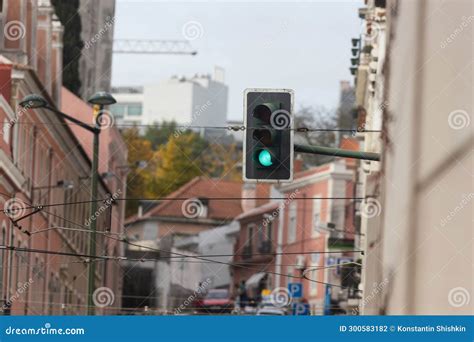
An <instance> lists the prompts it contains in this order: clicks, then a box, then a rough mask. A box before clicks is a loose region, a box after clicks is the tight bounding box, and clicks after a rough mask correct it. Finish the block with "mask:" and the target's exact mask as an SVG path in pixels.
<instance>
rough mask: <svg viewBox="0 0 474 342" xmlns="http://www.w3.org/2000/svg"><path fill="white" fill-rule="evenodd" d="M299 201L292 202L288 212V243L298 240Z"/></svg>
mask: <svg viewBox="0 0 474 342" xmlns="http://www.w3.org/2000/svg"><path fill="white" fill-rule="evenodd" d="M297 209H298V207H297V203H296V202H291V204H290V208H289V214H288V243H292V242H295V241H296V218H297V215H296V214H297V212H296V211H297Z"/></svg>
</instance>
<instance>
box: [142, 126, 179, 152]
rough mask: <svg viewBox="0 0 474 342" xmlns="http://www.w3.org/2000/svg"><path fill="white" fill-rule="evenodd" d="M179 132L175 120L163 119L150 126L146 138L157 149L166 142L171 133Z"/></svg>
mask: <svg viewBox="0 0 474 342" xmlns="http://www.w3.org/2000/svg"><path fill="white" fill-rule="evenodd" d="M175 133H179V131H178V127H177V125H176V122H175V121H163V122H162V123H161V124H159V125H158V124H157V125H156V126H148V127H147V129H146V131H145V135H144V138H145V139H147V140H149V141H150V142H151V147H152V148H153V149H154V150H156V149H158V148H159V147H160V146H161V145H163V144H166V143H167V142H168V139H169V137H170V136H171V135H173V134H175Z"/></svg>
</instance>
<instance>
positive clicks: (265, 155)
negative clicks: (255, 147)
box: [258, 150, 273, 167]
mask: <svg viewBox="0 0 474 342" xmlns="http://www.w3.org/2000/svg"><path fill="white" fill-rule="evenodd" d="M258 162H259V163H260V164H261V165H262V166H266V167H268V166H272V165H273V160H272V155H271V154H270V152H269V151H268V150H260V151H259V152H258Z"/></svg>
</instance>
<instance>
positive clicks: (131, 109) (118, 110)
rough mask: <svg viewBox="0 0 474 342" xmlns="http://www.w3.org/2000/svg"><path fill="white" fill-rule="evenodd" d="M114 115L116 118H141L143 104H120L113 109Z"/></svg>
mask: <svg viewBox="0 0 474 342" xmlns="http://www.w3.org/2000/svg"><path fill="white" fill-rule="evenodd" d="M111 110H112V114H113V115H114V117H116V118H119V119H121V118H123V117H124V116H140V115H142V104H141V103H120V104H115V105H113V106H112V107H111Z"/></svg>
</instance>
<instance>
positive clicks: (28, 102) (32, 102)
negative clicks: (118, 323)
mask: <svg viewBox="0 0 474 342" xmlns="http://www.w3.org/2000/svg"><path fill="white" fill-rule="evenodd" d="M88 102H89V103H90V104H92V105H94V113H97V115H96V117H95V120H94V125H93V126H90V125H88V124H86V123H84V122H82V121H80V120H78V119H76V118H73V117H72V116H69V115H67V114H65V113H63V112H61V111H59V110H57V109H56V108H54V107H52V106H50V105H49V104H48V102H47V101H46V100H45V99H44V98H43V97H42V96H40V95H37V94H31V95H28V96H26V97H25V98H24V99H23V100H22V101H21V102H20V106H21V107H23V108H26V109H35V108H45V109H48V110H50V111H52V112H54V113H56V114H57V115H59V116H60V117H62V118H64V119H66V120H68V121H71V122H73V123H75V124H77V125H79V126H81V127H82V128H84V129H86V130H88V131H89V132H91V133H92V134H94V140H93V146H92V170H91V203H90V215H94V213H95V212H96V211H97V185H98V178H99V177H98V175H99V172H98V166H99V134H100V116H101V115H102V112H103V110H104V106H107V105H111V104H114V103H116V102H117V101H115V99H114V98H113V96H112V95H110V94H109V93H106V92H98V93H96V94H94V95H92V97H91V98H90V99H89V100H88ZM96 110H97V111H96ZM90 222H91V223H90V230H91V234H90V237H89V255H91V256H95V253H96V230H97V220H90ZM88 271H89V279H88V287H87V314H89V315H93V314H94V303H93V300H92V295H93V292H94V287H95V286H94V284H95V281H94V280H95V263H94V262H90V263H89V269H88Z"/></svg>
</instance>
